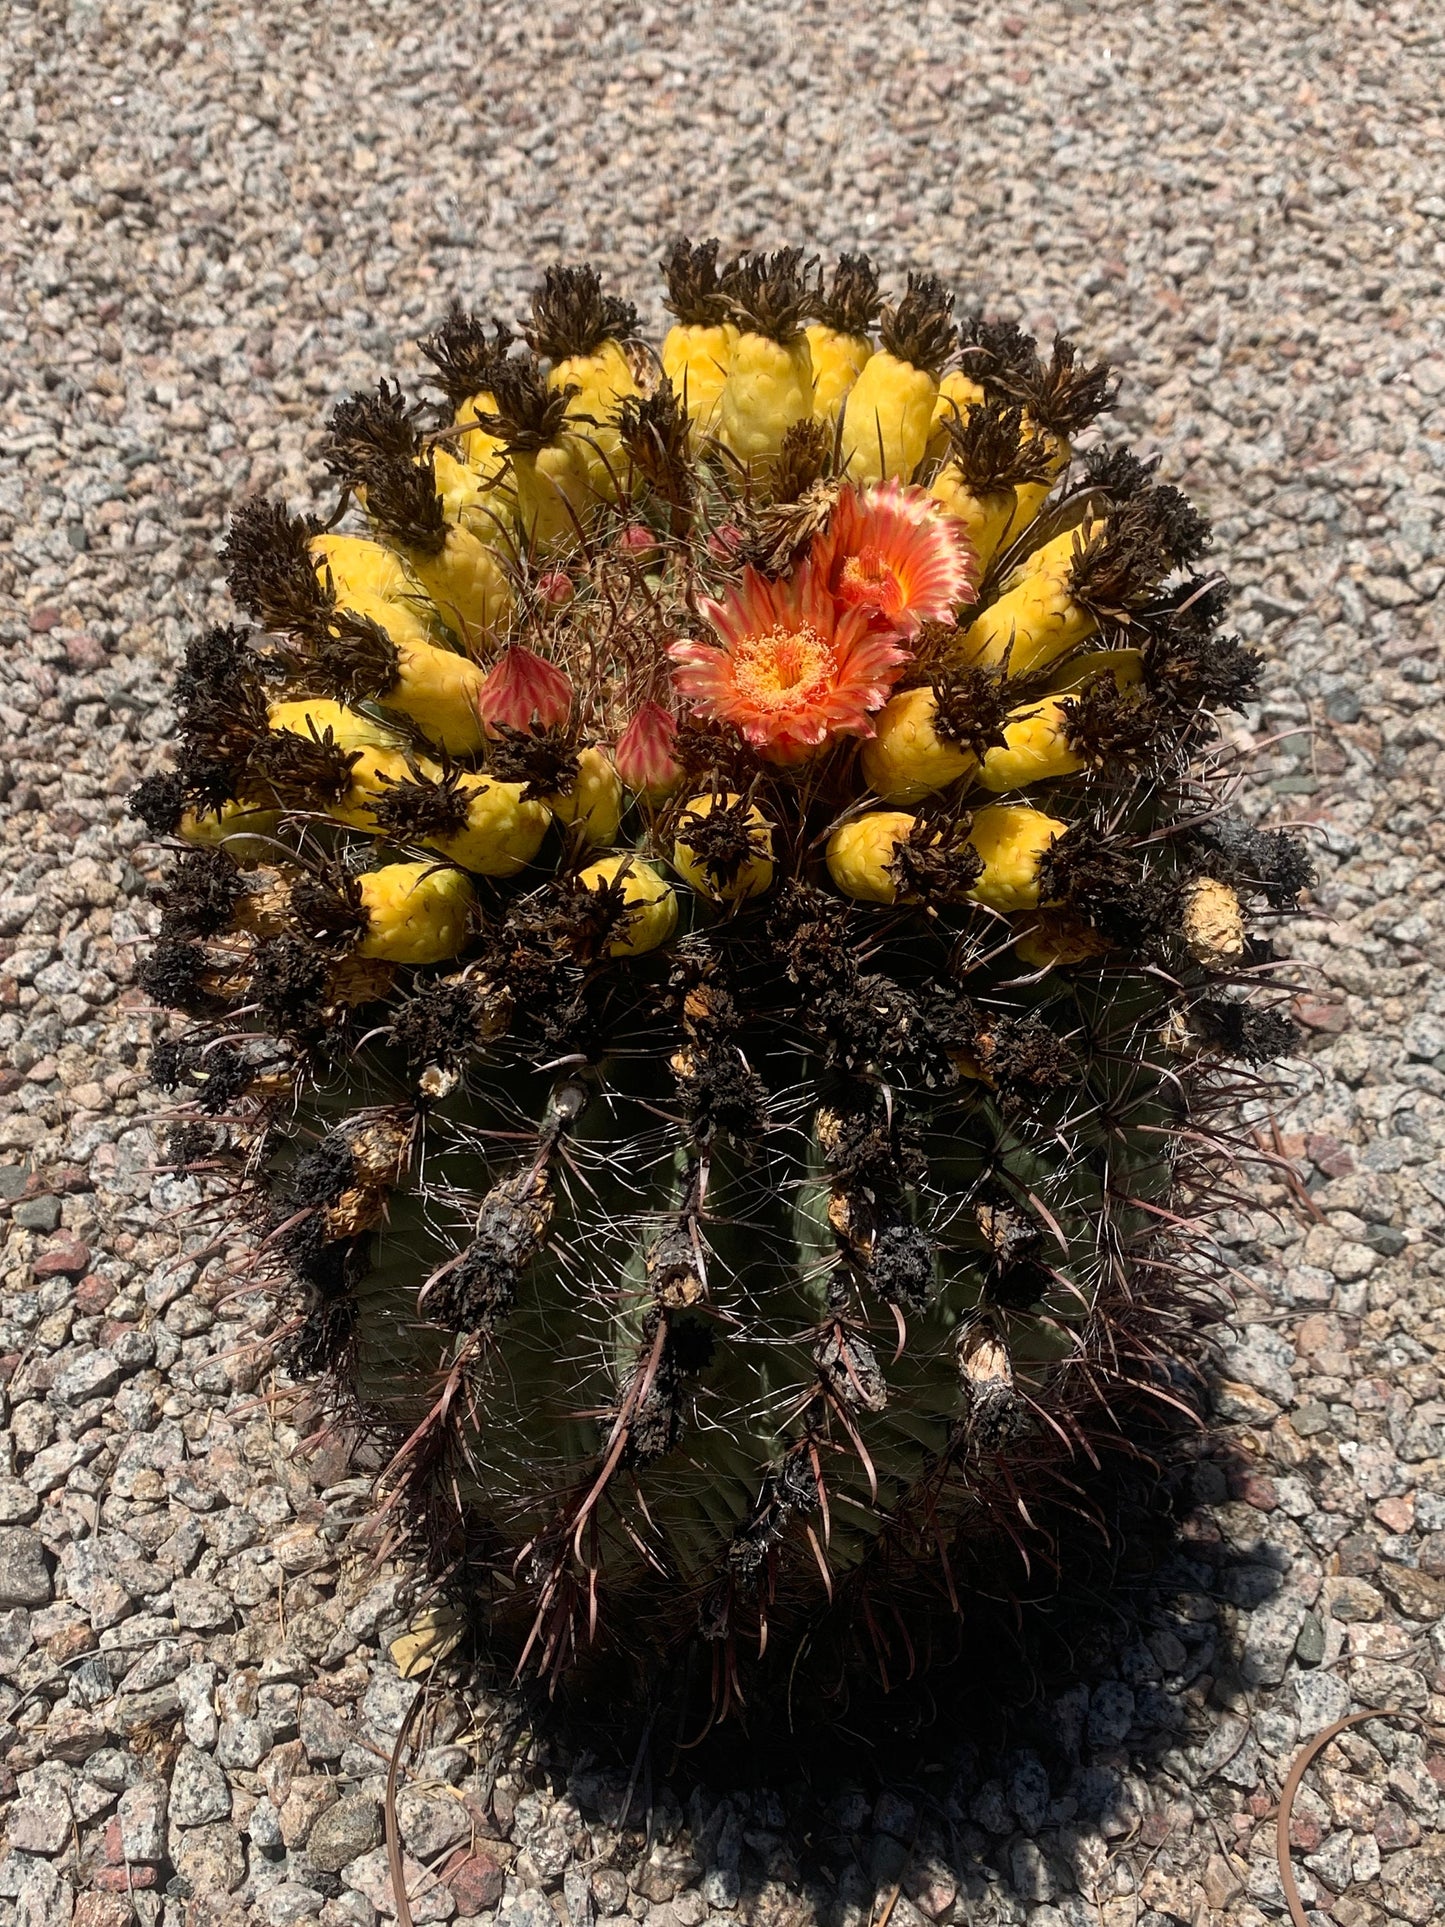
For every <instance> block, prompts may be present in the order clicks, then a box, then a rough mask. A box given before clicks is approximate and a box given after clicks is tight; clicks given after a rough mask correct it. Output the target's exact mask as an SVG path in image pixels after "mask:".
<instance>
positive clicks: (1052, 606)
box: [957, 523, 1103, 676]
mask: <svg viewBox="0 0 1445 1927" xmlns="http://www.w3.org/2000/svg"><path fill="white" fill-rule="evenodd" d="M1102 526H1103V524H1102V523H1095V524H1092V525H1090V526H1089V527H1088V528H1084V529H1069V530H1066V531H1065V533H1064V534H1063V535H1056V536H1055V537H1054V538H1053V540H1052V541H1051V542H1045V543H1044V545H1043V547H1042V548H1040V549H1036V550H1035V551H1034V553H1033V554H1032V555H1031V556H1029V558H1028V559H1027V561H1026V562H1025V563H1024V564H1023V565H1022V566H1021V567H1020V568H1019V569H1018V570H1017V571H1016V572H1015V573H1014V575H1013V576H1012V577H1010V581H1009V585H1008V586H1006V587H1005V590H1004V593H1003V594H1002V595H1001V596H1000V597H999V599H998V601H997V602H993V603H990V605H989V607H988V608H987V609H985V610H984V611H983V613H982V614H981V615H979V616H976V617H975V618H974V621H973V622H972V624H971V625H970V626H969V628H968V629H967V630H966V631H965V633H964V635H963V637H962V639H961V641H960V643H959V645H958V650H957V659H958V660H959V661H961V662H965V663H978V664H982V665H984V666H986V667H988V668H1001V669H1005V670H1006V671H1007V673H1008V674H1009V675H1011V676H1020V675H1024V674H1026V673H1027V672H1028V671H1030V670H1032V669H1038V668H1041V667H1042V666H1043V665H1045V664H1046V663H1050V662H1053V661H1054V660H1055V659H1056V658H1057V657H1059V656H1062V655H1063V654H1064V653H1065V652H1066V651H1067V650H1070V649H1075V648H1077V647H1078V645H1079V644H1080V643H1081V642H1087V641H1088V639H1089V637H1090V636H1092V635H1093V634H1094V633H1095V632H1096V631H1097V629H1098V627H1099V619H1098V617H1097V616H1096V615H1094V614H1092V613H1091V611H1089V610H1088V609H1084V608H1081V607H1080V606H1079V604H1078V603H1077V602H1075V600H1074V598H1073V593H1072V588H1071V585H1072V581H1073V573H1074V564H1075V561H1076V560H1077V558H1078V557H1079V555H1080V554H1082V552H1083V550H1084V547H1085V545H1086V544H1087V542H1088V541H1089V539H1090V538H1091V536H1092V535H1093V534H1094V532H1095V531H1096V530H1097V529H1100V528H1102Z"/></svg>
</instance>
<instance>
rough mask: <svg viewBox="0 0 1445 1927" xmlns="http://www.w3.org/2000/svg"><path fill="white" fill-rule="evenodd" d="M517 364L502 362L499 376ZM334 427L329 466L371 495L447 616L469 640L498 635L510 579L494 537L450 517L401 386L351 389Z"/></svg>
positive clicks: (395, 542)
mask: <svg viewBox="0 0 1445 1927" xmlns="http://www.w3.org/2000/svg"><path fill="white" fill-rule="evenodd" d="M513 365H514V364H512V363H510V362H501V363H498V364H497V369H498V372H497V375H496V379H497V380H500V378H501V377H500V370H501V369H502V368H503V367H510V366H513ZM328 429H329V434H328V440H327V445H326V451H325V459H326V465H327V467H328V468H329V469H330V470H331V473H332V474H333V475H334V476H336V478H337V479H338V481H340V482H342V483H344V484H345V486H346V487H347V488H349V489H351V490H352V491H353V493H354V494H355V495H356V496H357V497H358V499H359V500H362V501H363V502H364V504H365V507H366V512H367V514H368V516H370V518H371V520H372V522H373V523H374V524H375V526H376V527H377V528H378V529H379V530H380V532H381V533H382V534H383V535H384V536H385V537H386V539H387V541H388V542H389V544H390V545H391V547H392V548H393V549H395V550H396V552H397V554H398V555H400V556H401V558H402V559H403V561H404V562H405V563H406V567H407V572H408V574H409V575H410V576H411V578H412V580H413V582H414V583H416V584H418V585H419V586H420V588H421V589H422V591H423V592H424V593H425V594H426V595H427V596H428V597H429V598H430V600H431V601H432V603H433V604H434V605H435V607H436V610H437V613H438V615H439V616H440V617H441V619H442V621H443V622H445V623H446V625H447V627H448V628H450V629H452V630H453V631H455V633H456V634H457V635H458V636H460V637H461V639H462V641H463V642H464V643H466V644H468V645H469V646H479V645H480V644H481V643H483V642H485V641H487V640H489V639H490V638H491V637H493V636H494V635H495V634H496V633H497V632H498V630H499V629H500V628H501V626H502V625H503V623H504V622H505V621H506V620H507V618H508V617H509V616H510V614H511V609H512V601H513V597H512V590H511V584H510V582H509V581H508V579H507V574H506V571H505V569H504V568H503V567H502V564H501V561H500V559H499V557H498V555H497V553H496V551H495V550H494V549H493V548H492V547H490V546H489V544H488V542H487V541H484V540H483V539H482V537H481V536H480V535H478V534H477V533H476V532H475V531H474V530H473V529H471V528H470V527H467V526H465V525H464V524H462V523H459V522H449V521H448V520H447V516H446V507H445V504H444V503H443V501H442V497H441V494H440V492H439V488H438V481H437V469H436V451H435V449H433V448H430V447H427V446H424V445H423V443H422V440H421V437H420V436H419V434H418V432H417V428H416V424H415V422H414V420H413V419H412V416H411V413H410V411H409V410H408V409H407V406H406V403H405V401H404V399H403V397H402V394H401V391H400V389H399V388H396V387H394V386H393V385H391V384H389V383H387V382H382V383H381V384H380V385H379V387H378V389H377V390H376V392H375V393H374V394H361V395H352V396H349V397H348V398H347V400H345V401H343V402H340V403H339V404H338V405H337V406H336V407H335V408H334V409H333V410H332V412H331V417H330V421H329V423H328ZM495 533H496V532H495V531H494V530H490V529H489V530H488V535H489V536H493V535H495Z"/></svg>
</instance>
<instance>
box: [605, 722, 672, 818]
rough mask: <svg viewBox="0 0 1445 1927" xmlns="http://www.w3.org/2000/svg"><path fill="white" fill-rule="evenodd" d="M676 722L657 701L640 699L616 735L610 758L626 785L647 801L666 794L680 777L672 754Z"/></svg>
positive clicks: (667, 794) (655, 799) (653, 800)
mask: <svg viewBox="0 0 1445 1927" xmlns="http://www.w3.org/2000/svg"><path fill="white" fill-rule="evenodd" d="M676 745H677V724H676V722H675V721H674V720H673V718H672V717H671V716H670V715H669V713H668V712H667V710H665V709H664V708H663V706H662V704H661V703H651V702H648V703H644V704H643V705H642V707H641V709H639V710H638V712H637V714H636V715H635V716H634V717H633V719H632V721H631V722H630V723H629V724H628V725H627V727H626V729H624V730H623V732H622V734H621V735H620V736H619V737H618V739H617V748H616V749H615V750H614V751H613V754H612V760H613V762H614V764H615V765H616V767H617V773H618V775H619V776H620V777H621V778H622V780H623V782H624V783H625V784H626V785H627V787H628V789H630V790H636V791H637V793H638V795H640V796H645V797H646V798H647V799H648V801H649V802H657V801H659V800H660V799H661V798H662V797H664V796H670V795H671V793H672V792H673V790H675V789H676V788H677V786H678V784H679V783H680V782H681V781H682V777H683V769H682V764H681V763H679V762H678V760H677V757H676V756H675V755H674V753H673V752H674V749H675V748H676Z"/></svg>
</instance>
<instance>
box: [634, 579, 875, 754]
mask: <svg viewBox="0 0 1445 1927" xmlns="http://www.w3.org/2000/svg"><path fill="white" fill-rule="evenodd" d="M699 607H700V608H701V610H702V613H703V616H704V617H705V618H706V620H707V621H708V622H709V623H711V625H712V627H713V629H714V630H715V631H716V633H717V636H718V638H719V645H714V644H712V643H707V642H699V641H694V640H691V639H689V640H685V641H682V642H675V643H674V644H673V645H672V647H671V649H669V651H668V654H669V655H670V656H671V657H672V660H673V662H674V663H675V664H676V665H677V666H676V668H675V670H674V672H673V681H674V682H675V683H676V685H677V688H678V691H679V693H680V694H681V695H682V696H683V697H685V698H686V699H687V700H688V701H689V702H690V703H691V704H692V705H693V709H694V711H695V713H696V714H698V715H699V716H703V717H710V718H712V719H714V720H716V721H719V722H724V723H731V724H732V725H733V726H734V728H736V729H738V730H740V731H741V732H742V734H743V735H744V736H745V737H746V738H747V740H748V741H749V742H750V743H752V744H753V745H754V747H755V748H757V749H759V750H760V751H761V752H762V753H763V755H764V756H766V757H768V758H769V759H770V760H771V761H772V762H776V763H800V762H803V761H804V760H806V758H807V757H809V756H810V755H812V754H813V752H814V751H815V750H817V749H819V748H821V746H822V745H823V744H824V743H826V742H828V741H829V739H830V738H832V737H834V736H840V735H842V736H871V735H872V734H873V724H872V722H871V721H870V720H869V719H870V717H871V716H872V715H873V713H874V711H875V710H878V709H881V708H882V707H883V704H884V703H885V702H886V701H887V700H888V693H889V691H890V690H891V689H892V687H893V684H894V683H895V682H896V681H897V679H898V672H899V670H900V669H901V668H902V666H903V664H904V663H905V662H907V660H908V651H907V649H905V648H904V647H903V646H902V644H901V643H899V641H898V640H897V638H896V637H895V636H894V635H892V634H891V633H889V632H888V631H884V630H877V629H874V628H873V627H872V624H871V621H870V615H871V611H869V610H868V609H865V608H861V607H855V608H844V607H841V606H840V605H839V603H838V601H837V600H836V598H835V597H834V596H833V594H832V593H831V591H830V590H829V587H828V583H827V580H826V578H825V577H824V575H823V574H822V572H821V571H820V570H819V569H817V568H816V567H815V566H814V565H813V564H812V563H811V562H805V563H804V564H803V566H802V567H801V568H800V569H799V570H798V571H797V573H796V574H795V575H793V576H791V577H789V578H787V579H786V580H783V581H779V582H770V581H769V580H768V579H767V577H766V576H762V575H759V574H758V572H757V570H756V569H753V568H747V569H745V570H744V571H743V579H742V581H741V583H740V584H739V585H738V587H737V588H736V589H734V590H732V591H731V592H730V593H729V594H728V595H727V596H726V597H724V598H723V600H722V601H720V602H712V601H704V602H702V603H700V604H699Z"/></svg>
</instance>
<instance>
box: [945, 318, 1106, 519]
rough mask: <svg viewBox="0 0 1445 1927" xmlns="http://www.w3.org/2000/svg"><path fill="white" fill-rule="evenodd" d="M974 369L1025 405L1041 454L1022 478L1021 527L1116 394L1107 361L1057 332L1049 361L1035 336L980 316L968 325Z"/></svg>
mask: <svg viewBox="0 0 1445 1927" xmlns="http://www.w3.org/2000/svg"><path fill="white" fill-rule="evenodd" d="M964 355H965V359H966V360H967V362H968V364H969V371H970V373H971V374H972V375H973V376H974V377H975V378H976V379H977V380H979V381H980V382H981V383H982V384H983V386H984V388H985V389H986V390H987V391H988V392H989V393H990V394H991V395H996V396H999V397H1000V398H1003V399H1006V400H1008V401H1010V402H1014V403H1018V404H1021V405H1022V408H1023V414H1024V424H1025V427H1026V429H1027V431H1028V434H1029V437H1030V439H1031V440H1032V441H1033V443H1034V444H1035V447H1036V449H1037V451H1038V453H1039V455H1040V457H1041V460H1040V463H1039V467H1038V472H1037V473H1036V474H1034V475H1031V476H1028V477H1022V478H1020V480H1019V483H1018V526H1019V527H1020V528H1026V527H1027V526H1028V524H1029V523H1030V522H1032V521H1033V519H1034V518H1035V516H1036V515H1037V514H1038V512H1039V510H1040V509H1041V508H1042V507H1043V505H1044V502H1045V500H1046V499H1047V497H1048V496H1049V494H1050V493H1051V492H1052V490H1053V487H1054V484H1055V482H1056V481H1057V480H1058V478H1059V477H1060V476H1061V475H1062V474H1063V472H1064V470H1065V469H1066V468H1067V467H1068V464H1069V459H1070V456H1071V455H1072V452H1073V450H1072V440H1071V438H1072V437H1073V436H1075V435H1077V434H1078V432H1079V430H1080V429H1082V428H1085V427H1087V425H1088V424H1089V423H1090V422H1091V421H1093V420H1094V418H1095V416H1096V415H1098V414H1099V413H1100V411H1101V410H1103V409H1105V408H1107V407H1108V406H1109V404H1110V402H1111V401H1112V399H1113V394H1114V387H1113V383H1112V381H1111V379H1110V374H1109V369H1108V365H1107V363H1104V362H1100V363H1097V364H1096V365H1094V366H1087V365H1085V364H1083V363H1081V362H1080V360H1079V354H1078V350H1077V348H1076V347H1075V345H1074V343H1073V342H1072V341H1066V340H1064V339H1063V338H1062V337H1056V338H1055V340H1054V345H1053V350H1052V353H1051V354H1050V356H1049V359H1048V361H1047V362H1045V361H1044V360H1043V359H1042V357H1041V356H1040V354H1039V352H1038V347H1037V345H1036V343H1035V342H1034V341H1033V340H1032V338H1031V337H1030V336H1028V335H1026V334H1024V333H1023V332H1022V331H1021V330H1020V329H1019V328H1017V327H1015V326H1013V325H1012V324H1011V323H1007V322H1003V323H1000V322H987V321H984V320H983V319H982V317H975V318H974V319H973V320H972V321H971V322H970V323H969V324H968V325H967V328H966V330H965V343H964Z"/></svg>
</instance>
